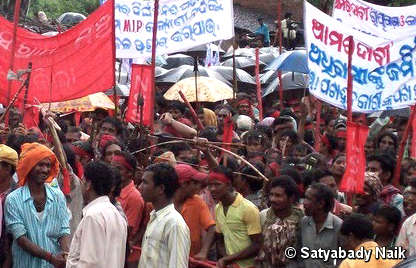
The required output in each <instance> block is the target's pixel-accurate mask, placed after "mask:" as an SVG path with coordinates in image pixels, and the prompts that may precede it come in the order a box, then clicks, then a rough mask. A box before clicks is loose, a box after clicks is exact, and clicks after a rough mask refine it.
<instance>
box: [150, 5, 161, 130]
mask: <svg viewBox="0 0 416 268" xmlns="http://www.w3.org/2000/svg"><path fill="white" fill-rule="evenodd" d="M158 16H159V0H155V6H154V15H153V37H152V77H151V79H152V94H150V96H151V98H152V99H151V100H150V104H149V106H150V110H151V111H153V116H152V118H151V119H150V129H151V131H152V132H153V124H154V112H155V111H154V103H155V99H156V97H155V95H156V84H155V68H156V40H157V39H156V38H157V20H158Z"/></svg>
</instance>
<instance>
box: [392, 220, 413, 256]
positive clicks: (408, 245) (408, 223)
mask: <svg viewBox="0 0 416 268" xmlns="http://www.w3.org/2000/svg"><path fill="white" fill-rule="evenodd" d="M396 246H397V247H403V248H404V249H405V250H406V255H407V256H408V257H410V256H414V255H416V214H413V215H412V216H410V217H409V218H407V220H405V221H404V223H403V225H402V228H401V229H400V233H399V236H398V237H397V240H396Z"/></svg>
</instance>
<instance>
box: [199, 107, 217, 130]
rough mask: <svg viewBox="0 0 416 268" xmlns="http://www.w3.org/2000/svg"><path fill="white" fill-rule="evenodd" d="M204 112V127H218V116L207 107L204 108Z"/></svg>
mask: <svg viewBox="0 0 416 268" xmlns="http://www.w3.org/2000/svg"><path fill="white" fill-rule="evenodd" d="M202 110H203V112H204V121H205V125H204V127H216V126H217V116H216V115H215V113H214V112H213V111H212V110H210V109H207V108H203V109H202Z"/></svg>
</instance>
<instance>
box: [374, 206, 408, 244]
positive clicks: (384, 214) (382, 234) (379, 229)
mask: <svg viewBox="0 0 416 268" xmlns="http://www.w3.org/2000/svg"><path fill="white" fill-rule="evenodd" d="M401 218H402V215H401V213H400V210H398V209H397V208H395V207H393V206H382V207H380V208H378V209H377V210H376V212H375V213H374V217H373V229H374V234H375V236H374V241H375V242H377V244H378V245H379V246H380V247H386V248H388V249H394V245H395V242H396V236H397V233H398V228H399V225H400V222H401Z"/></svg>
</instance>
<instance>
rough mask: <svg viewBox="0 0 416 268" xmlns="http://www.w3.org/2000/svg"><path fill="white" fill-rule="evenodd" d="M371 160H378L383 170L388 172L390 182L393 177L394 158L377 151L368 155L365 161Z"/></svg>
mask: <svg viewBox="0 0 416 268" xmlns="http://www.w3.org/2000/svg"><path fill="white" fill-rule="evenodd" d="M371 161H377V162H379V163H380V166H381V169H382V170H383V172H390V178H389V180H388V182H389V183H390V182H391V180H392V179H393V175H394V169H395V167H396V163H395V160H394V158H393V157H392V156H391V155H390V154H388V153H377V154H374V155H370V156H369V157H368V159H367V163H369V162H371Z"/></svg>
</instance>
